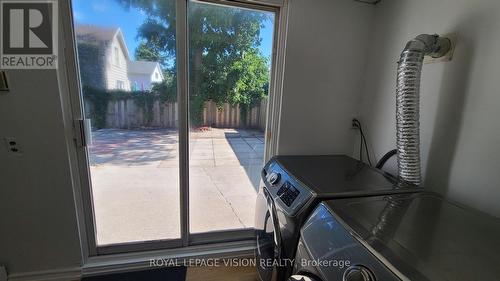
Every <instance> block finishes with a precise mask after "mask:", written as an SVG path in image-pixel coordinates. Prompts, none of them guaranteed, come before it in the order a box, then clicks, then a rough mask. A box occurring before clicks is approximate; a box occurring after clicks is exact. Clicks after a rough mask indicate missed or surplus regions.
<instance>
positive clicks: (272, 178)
mask: <svg viewBox="0 0 500 281" xmlns="http://www.w3.org/2000/svg"><path fill="white" fill-rule="evenodd" d="M280 179H281V175H280V173H275V172H272V173H271V174H269V176H268V177H267V181H269V183H270V184H271V185H277V184H278V183H279V182H280Z"/></svg>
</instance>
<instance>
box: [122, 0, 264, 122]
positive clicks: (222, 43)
mask: <svg viewBox="0 0 500 281" xmlns="http://www.w3.org/2000/svg"><path fill="white" fill-rule="evenodd" d="M116 1H118V2H119V3H120V4H121V5H123V6H124V7H134V8H138V9H140V10H142V11H143V12H144V13H145V14H147V15H148V19H147V20H146V21H145V22H144V23H143V24H142V25H141V26H140V27H139V29H138V38H139V39H141V40H143V41H142V43H141V44H140V45H139V47H138V48H137V50H136V57H137V58H138V59H141V60H149V61H158V62H160V64H161V65H162V67H163V68H164V69H167V70H168V71H169V72H170V73H172V75H171V77H172V79H171V80H170V81H167V82H165V83H162V85H159V86H158V87H156V89H153V92H162V91H165V92H167V94H166V98H167V99H169V100H171V99H174V98H175V94H174V93H175V89H176V85H175V81H176V75H175V46H176V44H175V0H163V1H156V0H116ZM188 13H189V14H188V17H189V31H188V32H189V47H190V49H189V64H190V65H189V70H190V73H189V79H190V85H189V86H190V87H189V91H190V104H189V105H190V116H191V123H192V124H193V125H195V126H196V125H198V124H200V121H201V117H202V112H203V106H204V102H205V101H208V100H212V101H214V102H216V103H217V105H219V106H220V105H222V104H223V103H225V102H229V103H231V104H233V105H240V106H241V107H242V108H243V110H242V112H246V110H245V108H248V107H250V106H252V105H253V104H255V103H257V102H258V101H260V99H262V98H263V97H265V96H266V95H267V90H268V89H267V88H268V83H269V82H268V81H269V62H268V59H267V58H265V57H264V56H263V55H262V54H261V53H260V52H259V49H258V47H259V46H260V43H261V42H260V30H261V28H262V27H263V23H264V21H266V20H269V16H268V14H265V13H262V12H257V11H251V10H246V9H239V8H229V7H223V6H218V5H208V4H204V3H198V2H189V11H188ZM171 91H174V92H171Z"/></svg>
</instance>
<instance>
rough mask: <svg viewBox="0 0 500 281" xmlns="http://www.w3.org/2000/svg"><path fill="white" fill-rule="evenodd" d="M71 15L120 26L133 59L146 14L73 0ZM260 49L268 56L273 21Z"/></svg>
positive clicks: (104, 1) (105, 1) (105, 2)
mask: <svg viewBox="0 0 500 281" xmlns="http://www.w3.org/2000/svg"><path fill="white" fill-rule="evenodd" d="M72 2H73V16H74V19H75V22H76V23H77V24H93V25H102V26H108V27H120V29H121V30H122V32H123V35H124V36H125V42H126V43H127V48H128V50H129V52H130V55H131V57H132V59H134V53H135V49H136V47H137V45H138V43H139V42H138V41H137V39H136V37H137V28H138V27H139V26H140V25H141V24H142V23H143V22H144V20H145V19H146V18H147V16H146V15H145V14H144V13H143V12H141V11H140V10H137V9H129V10H126V9H125V8H123V7H122V6H120V5H119V4H118V3H117V2H116V1H115V0H74V1H72ZM260 35H261V38H262V42H261V46H260V50H261V52H262V54H264V56H266V57H268V58H270V57H271V53H272V38H273V22H272V21H271V20H268V21H266V22H265V23H264V28H263V29H262V30H261V34H260Z"/></svg>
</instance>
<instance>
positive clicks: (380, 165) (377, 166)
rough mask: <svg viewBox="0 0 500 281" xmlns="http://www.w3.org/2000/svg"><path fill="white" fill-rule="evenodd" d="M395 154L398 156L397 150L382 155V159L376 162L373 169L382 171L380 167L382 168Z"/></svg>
mask: <svg viewBox="0 0 500 281" xmlns="http://www.w3.org/2000/svg"><path fill="white" fill-rule="evenodd" d="M396 154H398V150H397V149H393V150H391V151H389V152H387V153H386V154H384V156H382V158H380V160H379V161H378V162H377V165H375V168H377V169H382V167H384V165H385V163H386V162H387V160H389V159H391V157H392V156H394V155H396Z"/></svg>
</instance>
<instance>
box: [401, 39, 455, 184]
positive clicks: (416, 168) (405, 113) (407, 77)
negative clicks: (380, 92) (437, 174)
mask: <svg viewBox="0 0 500 281" xmlns="http://www.w3.org/2000/svg"><path fill="white" fill-rule="evenodd" d="M450 48H451V41H450V40H449V39H447V38H444V37H439V36H438V35H429V34H422V35H419V36H417V37H415V39H413V40H411V41H409V42H408V43H407V44H406V47H405V48H404V50H403V52H402V53H401V57H400V59H399V62H398V77H397V87H396V145H397V150H398V175H399V177H400V178H401V179H403V180H405V181H408V182H410V183H413V184H415V185H420V182H421V167H420V76H421V72H422V64H423V61H424V56H426V55H430V56H431V57H434V58H438V57H441V56H443V55H445V54H446V53H447V52H448V51H449V50H450Z"/></svg>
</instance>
